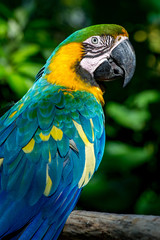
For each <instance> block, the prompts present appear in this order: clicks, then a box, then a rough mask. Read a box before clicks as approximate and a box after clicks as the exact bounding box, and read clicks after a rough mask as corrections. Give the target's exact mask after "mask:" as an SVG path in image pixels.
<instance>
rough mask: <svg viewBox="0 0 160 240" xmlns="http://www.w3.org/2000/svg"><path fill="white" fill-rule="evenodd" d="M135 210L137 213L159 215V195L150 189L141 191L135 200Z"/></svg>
mask: <svg viewBox="0 0 160 240" xmlns="http://www.w3.org/2000/svg"><path fill="white" fill-rule="evenodd" d="M135 211H136V213H138V214H148V215H149V214H152V215H160V196H159V195H157V194H156V193H155V192H154V191H152V190H147V191H145V192H143V193H142V194H141V196H140V198H139V200H138V201H137V204H136V206H135Z"/></svg>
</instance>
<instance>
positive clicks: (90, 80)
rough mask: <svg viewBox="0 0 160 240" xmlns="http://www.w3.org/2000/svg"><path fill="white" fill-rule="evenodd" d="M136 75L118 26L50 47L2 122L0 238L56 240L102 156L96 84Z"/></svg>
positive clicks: (77, 34)
mask: <svg viewBox="0 0 160 240" xmlns="http://www.w3.org/2000/svg"><path fill="white" fill-rule="evenodd" d="M134 70H135V54H134V50H133V48H132V46H131V44H130V42H129V40H128V34H127V32H126V30H125V29H124V28H123V27H121V26H117V25H112V24H109V25H107V24H105V25H96V26H91V27H88V28H85V29H82V30H79V31H77V32H75V33H73V34H72V35H71V36H69V37H68V38H67V39H66V40H64V41H63V42H62V43H61V44H60V45H59V46H58V47H57V48H56V49H55V50H54V52H53V53H52V55H51V56H50V58H49V59H48V60H47V62H46V64H45V65H44V67H43V68H42V69H41V70H40V72H39V73H38V74H37V76H36V81H35V82H34V84H33V86H32V88H31V89H30V90H29V91H28V92H27V93H26V94H25V95H24V97H23V98H22V99H21V100H20V101H18V102H17V103H16V104H15V105H14V106H13V107H12V108H11V109H10V110H8V112H6V113H5V114H4V115H3V116H2V117H1V119H0V239H3V238H4V239H20V240H22V239H23V240H29V239H32V240H33V239H36V240H37V239H43V240H49V239H54V240H56V239H57V238H58V236H59V234H60V232H61V230H62V228H63V226H64V224H65V222H66V219H67V217H68V216H69V214H70V212H71V211H72V210H73V208H74V206H75V204H76V202H77V199H78V197H79V195H80V192H81V190H82V188H83V187H84V186H85V185H86V184H87V183H88V182H89V180H90V179H91V177H92V176H93V174H94V172H95V171H96V170H97V168H98V166H99V164H100V162H101V159H102V156H103V152H104V145H105V129H104V114H103V109H102V105H103V104H104V100H103V92H102V90H101V87H100V85H99V83H102V82H103V81H108V80H112V79H115V78H117V77H122V78H123V79H124V85H126V84H127V83H128V82H129V80H130V79H131V78H132V76H133V73H134ZM17 87H18V86H17Z"/></svg>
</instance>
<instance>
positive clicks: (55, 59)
mask: <svg viewBox="0 0 160 240" xmlns="http://www.w3.org/2000/svg"><path fill="white" fill-rule="evenodd" d="M135 65H136V58H135V53H134V50H133V47H132V45H131V43H130V41H129V39H128V33H127V31H126V30H125V29H124V28H123V27H121V26H118V25H114V24H102V25H95V26H90V27H87V28H84V29H81V30H79V31H76V32H74V33H73V34H72V35H70V36H69V37H68V38H67V39H65V40H64V41H63V42H62V43H61V44H60V45H59V46H58V47H57V48H56V49H55V51H54V52H53V54H52V55H51V57H50V58H49V60H48V62H47V67H48V70H49V71H48V74H47V81H48V82H50V83H52V84H57V85H61V86H65V87H67V88H68V89H70V90H73V91H74V90H76V91H77V90H86V91H89V92H91V93H93V94H94V95H95V96H96V98H97V99H98V100H99V101H100V102H103V97H102V95H103V93H102V91H101V88H100V85H99V83H100V82H105V81H111V80H114V79H117V78H123V79H124V84H123V85H124V86H126V84H127V83H128V82H129V81H130V79H131V78H132V76H133V74H134V71H135Z"/></svg>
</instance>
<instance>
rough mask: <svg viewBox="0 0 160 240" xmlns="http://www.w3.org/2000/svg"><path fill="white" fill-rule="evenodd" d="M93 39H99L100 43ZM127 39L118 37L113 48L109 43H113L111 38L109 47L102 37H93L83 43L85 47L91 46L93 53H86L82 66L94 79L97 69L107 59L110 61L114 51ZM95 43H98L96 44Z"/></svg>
mask: <svg viewBox="0 0 160 240" xmlns="http://www.w3.org/2000/svg"><path fill="white" fill-rule="evenodd" d="M93 38H97V40H98V42H97V41H95V40H93ZM125 39H128V38H127V37H126V36H117V38H116V39H115V40H114V44H113V45H112V46H111V47H108V46H109V41H111V39H109V38H108V45H107V44H106V43H105V44H104V42H103V40H102V39H101V37H100V36H93V37H90V38H88V39H87V40H85V41H84V42H83V44H84V46H85V44H86V46H87V44H88V45H89V46H90V47H89V49H91V51H89V50H88V51H87V52H86V54H85V56H84V58H83V59H82V60H81V62H80V66H81V67H82V68H83V69H85V70H86V71H87V72H89V73H90V74H91V76H92V77H93V73H94V71H95V70H96V68H97V67H98V66H99V65H100V64H101V63H103V62H104V61H105V60H106V59H109V58H110V55H111V52H112V51H113V49H114V48H115V47H116V46H117V45H118V44H120V43H121V42H122V41H124V40H125ZM94 41H95V42H96V43H94ZM97 53H98V54H97Z"/></svg>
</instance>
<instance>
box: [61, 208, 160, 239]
mask: <svg viewBox="0 0 160 240" xmlns="http://www.w3.org/2000/svg"><path fill="white" fill-rule="evenodd" d="M82 239H83V240H84V239H87V240H95V239H96V240H100V239H107V240H160V217H158V216H145V215H125V214H109V213H100V212H87V211H73V212H72V213H71V215H70V216H69V218H68V220H67V222H66V224H65V226H64V229H63V232H62V234H61V235H60V240H82Z"/></svg>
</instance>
